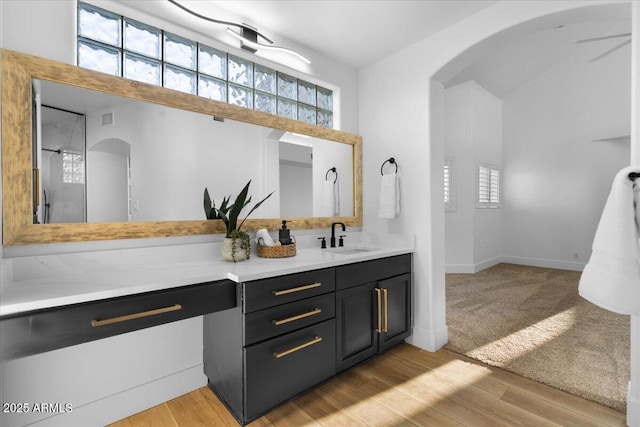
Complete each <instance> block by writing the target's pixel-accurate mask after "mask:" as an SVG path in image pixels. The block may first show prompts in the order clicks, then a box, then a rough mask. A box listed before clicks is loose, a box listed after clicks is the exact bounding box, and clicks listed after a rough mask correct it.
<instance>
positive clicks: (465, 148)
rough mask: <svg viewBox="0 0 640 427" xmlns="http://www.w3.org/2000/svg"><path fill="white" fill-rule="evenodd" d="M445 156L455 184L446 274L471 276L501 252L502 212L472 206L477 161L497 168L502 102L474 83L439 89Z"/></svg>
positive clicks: (447, 235) (448, 216)
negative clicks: (443, 115)
mask: <svg viewBox="0 0 640 427" xmlns="http://www.w3.org/2000/svg"><path fill="white" fill-rule="evenodd" d="M445 156H446V157H447V158H451V159H452V162H453V164H452V178H453V181H454V182H455V194H453V199H454V205H455V210H450V211H447V212H446V213H445V238H446V242H445V245H446V247H445V250H446V270H447V272H449V273H474V272H476V271H480V270H482V269H484V268H487V267H489V266H490V265H493V264H495V263H497V262H499V259H500V256H501V254H502V210H501V209H479V208H477V207H476V200H477V181H478V179H477V162H483V163H489V164H491V165H495V166H498V167H500V166H501V165H502V102H501V101H500V100H499V99H498V98H496V97H495V96H494V95H492V94H491V93H489V92H488V91H486V90H485V89H484V88H482V87H481V86H479V85H478V84H477V83H476V82H474V81H469V82H466V83H463V84H460V85H457V86H454V87H451V88H448V89H447V90H446V91H445Z"/></svg>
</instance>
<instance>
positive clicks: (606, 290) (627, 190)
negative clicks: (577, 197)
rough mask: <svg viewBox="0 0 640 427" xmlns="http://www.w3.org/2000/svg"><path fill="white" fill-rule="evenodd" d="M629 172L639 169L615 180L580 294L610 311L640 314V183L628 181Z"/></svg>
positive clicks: (634, 167) (637, 167) (584, 272)
mask: <svg viewBox="0 0 640 427" xmlns="http://www.w3.org/2000/svg"><path fill="white" fill-rule="evenodd" d="M630 172H640V166H633V167H628V168H625V169H622V170H621V171H620V172H618V173H617V174H616V177H615V178H614V180H613V185H612V186H611V193H610V194H609V198H608V199H607V203H606V205H605V207H604V210H603V212H602V217H601V218H600V223H599V224H598V229H597V230H596V235H595V238H594V240H593V246H592V249H593V252H592V253H591V258H590V259H589V263H588V264H587V265H586V267H585V269H584V271H583V272H582V276H581V277H580V285H579V287H578V290H579V293H580V296H582V297H583V298H585V299H587V300H589V301H591V302H592V303H594V304H596V305H599V306H600V307H603V308H606V309H607V310H610V311H614V312H616V313H621V314H640V242H639V240H640V230H639V229H638V223H639V222H640V218H637V216H640V212H639V211H640V210H639V209H638V204H639V203H640V200H638V197H639V194H640V193H638V187H639V186H640V183H634V182H633V181H632V180H630V179H629V173H630ZM636 180H637V179H636ZM634 187H635V188H634ZM634 193H635V194H634ZM634 196H635V200H634Z"/></svg>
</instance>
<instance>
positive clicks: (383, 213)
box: [378, 173, 400, 219]
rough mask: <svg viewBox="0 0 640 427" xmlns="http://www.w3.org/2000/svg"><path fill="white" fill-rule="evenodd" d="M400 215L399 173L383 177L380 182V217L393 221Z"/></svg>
mask: <svg viewBox="0 0 640 427" xmlns="http://www.w3.org/2000/svg"><path fill="white" fill-rule="evenodd" d="M398 214H400V183H399V180H398V174H397V173H388V174H385V175H382V181H381V182H380V208H379V210H378V216H379V217H380V218H383V219H393V218H395V217H396V215H398Z"/></svg>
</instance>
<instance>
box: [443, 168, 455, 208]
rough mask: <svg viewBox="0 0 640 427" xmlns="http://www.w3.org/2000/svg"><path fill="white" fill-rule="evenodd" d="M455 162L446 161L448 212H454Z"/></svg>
mask: <svg viewBox="0 0 640 427" xmlns="http://www.w3.org/2000/svg"><path fill="white" fill-rule="evenodd" d="M452 169H453V162H452V160H450V159H445V161H444V170H443V172H444V208H445V210H447V211H453V210H455V209H454V204H453V186H452V173H453V170H452Z"/></svg>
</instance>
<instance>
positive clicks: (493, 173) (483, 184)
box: [477, 163, 500, 208]
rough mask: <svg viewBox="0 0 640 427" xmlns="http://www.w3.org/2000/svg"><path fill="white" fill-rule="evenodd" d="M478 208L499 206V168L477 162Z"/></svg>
mask: <svg viewBox="0 0 640 427" xmlns="http://www.w3.org/2000/svg"><path fill="white" fill-rule="evenodd" d="M477 207H479V208H498V207H500V168H499V167H497V166H494V165H489V164H486V163H478V199H477Z"/></svg>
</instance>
